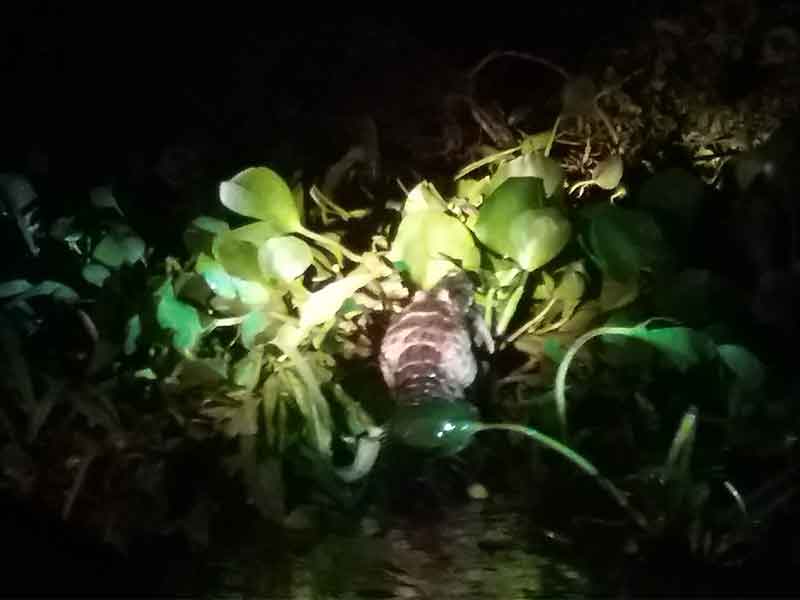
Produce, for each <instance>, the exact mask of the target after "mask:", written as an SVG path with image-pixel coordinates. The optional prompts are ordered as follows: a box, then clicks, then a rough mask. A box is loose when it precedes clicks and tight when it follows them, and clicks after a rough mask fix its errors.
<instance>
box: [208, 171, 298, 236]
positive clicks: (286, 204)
mask: <svg viewBox="0 0 800 600" xmlns="http://www.w3.org/2000/svg"><path fill="white" fill-rule="evenodd" d="M219 192H220V200H221V201H222V204H224V205H225V206H226V207H228V208H229V209H230V210H232V211H233V212H235V213H238V214H240V215H243V216H245V217H251V218H253V219H259V220H261V221H268V222H269V223H271V224H272V225H274V226H275V227H276V228H278V229H279V230H280V231H281V232H282V233H291V232H294V231H298V230H300V229H302V225H301V222H300V214H299V213H298V211H297V205H296V204H295V198H294V195H293V194H292V190H291V189H289V186H288V185H287V184H286V182H285V181H284V180H283V178H281V176H280V175H278V174H277V173H276V172H275V171H273V170H272V169H269V168H267V167H251V168H248V169H245V170H244V171H241V172H240V173H238V174H236V175H235V176H234V177H233V178H232V179H230V180H229V181H223V182H222V183H221V184H220V187H219Z"/></svg>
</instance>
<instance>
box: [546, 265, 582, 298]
mask: <svg viewBox="0 0 800 600" xmlns="http://www.w3.org/2000/svg"><path fill="white" fill-rule="evenodd" d="M557 273H558V274H559V275H561V279H559V282H558V286H557V287H556V288H555V290H553V297H554V298H558V299H559V300H561V301H563V302H566V303H570V304H577V303H578V302H580V300H581V298H583V294H584V293H585V292H586V277H587V275H586V270H585V269H584V267H583V263H582V262H581V261H574V262H571V263H570V264H568V265H566V266H564V267H562V268H561V269H559V270H558V271H557Z"/></svg>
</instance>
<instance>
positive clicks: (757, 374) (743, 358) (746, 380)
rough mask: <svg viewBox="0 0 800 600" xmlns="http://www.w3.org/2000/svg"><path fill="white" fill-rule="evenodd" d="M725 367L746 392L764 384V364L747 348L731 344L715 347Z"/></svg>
mask: <svg viewBox="0 0 800 600" xmlns="http://www.w3.org/2000/svg"><path fill="white" fill-rule="evenodd" d="M717 350H718V351H719V356H720V358H721V359H722V361H723V362H724V363H725V365H726V366H727V367H728V368H729V369H730V370H731V371H733V374H734V375H735V376H736V378H737V379H738V380H739V382H740V383H741V384H742V386H743V387H744V388H745V389H746V390H755V389H758V388H759V387H761V385H762V384H763V383H764V364H763V363H762V362H761V361H760V360H759V359H758V357H757V356H756V355H755V354H753V353H752V352H750V351H749V350H748V349H747V348H744V347H742V346H736V345H732V344H722V345H720V346H718V347H717Z"/></svg>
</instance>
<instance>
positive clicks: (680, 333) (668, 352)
mask: <svg viewBox="0 0 800 600" xmlns="http://www.w3.org/2000/svg"><path fill="white" fill-rule="evenodd" d="M626 335H628V336H629V337H633V338H636V339H639V340H643V341H645V342H647V343H648V344H651V345H652V346H654V347H656V348H658V350H660V351H661V352H662V353H663V354H664V356H666V357H667V358H668V359H669V360H670V362H672V363H673V365H675V367H676V368H677V369H678V370H680V371H686V370H687V369H689V368H690V367H692V366H694V365H697V364H699V363H701V362H703V361H706V360H709V359H711V358H713V357H714V356H716V354H717V348H716V345H715V344H714V341H713V340H712V339H711V338H710V337H708V336H706V335H705V334H703V333H700V332H699V331H695V330H694V329H690V328H688V327H662V328H659V329H647V328H646V327H644V326H641V325H640V326H637V327H632V328H631V329H630V330H629V332H628V333H627V334H626Z"/></svg>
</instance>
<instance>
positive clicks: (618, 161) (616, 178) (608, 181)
mask: <svg viewBox="0 0 800 600" xmlns="http://www.w3.org/2000/svg"><path fill="white" fill-rule="evenodd" d="M622 171H623V164H622V157H621V156H619V155H618V154H614V155H612V156H610V157H609V158H607V159H606V160H604V161H603V162H601V163H599V164H598V165H597V166H596V167H595V168H594V169H593V170H592V181H594V183H596V184H597V185H598V186H600V187H601V188H603V189H604V190H613V189H614V188H615V187H617V186H618V185H619V182H620V181H621V180H622Z"/></svg>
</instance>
